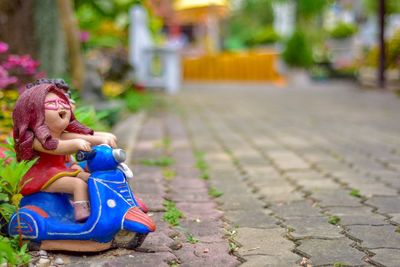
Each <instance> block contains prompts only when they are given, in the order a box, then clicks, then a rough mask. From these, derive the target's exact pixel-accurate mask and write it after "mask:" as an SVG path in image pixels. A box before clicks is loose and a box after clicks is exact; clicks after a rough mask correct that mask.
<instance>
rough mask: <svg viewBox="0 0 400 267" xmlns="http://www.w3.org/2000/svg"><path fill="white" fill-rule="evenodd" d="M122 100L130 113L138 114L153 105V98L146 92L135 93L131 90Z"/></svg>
mask: <svg viewBox="0 0 400 267" xmlns="http://www.w3.org/2000/svg"><path fill="white" fill-rule="evenodd" d="M123 100H124V101H125V104H126V107H127V108H128V110H129V111H131V112H138V111H140V110H143V109H149V108H151V107H152V106H153V105H154V102H155V100H154V97H153V95H151V94H150V93H148V92H136V91H133V90H130V91H128V92H127V93H126V94H125V95H124V97H123Z"/></svg>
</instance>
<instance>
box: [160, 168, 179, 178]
mask: <svg viewBox="0 0 400 267" xmlns="http://www.w3.org/2000/svg"><path fill="white" fill-rule="evenodd" d="M162 174H163V177H164V179H165V180H167V181H171V180H173V179H174V178H175V177H176V172H175V171H174V170H172V169H171V168H168V167H166V168H164V169H163V170H162Z"/></svg>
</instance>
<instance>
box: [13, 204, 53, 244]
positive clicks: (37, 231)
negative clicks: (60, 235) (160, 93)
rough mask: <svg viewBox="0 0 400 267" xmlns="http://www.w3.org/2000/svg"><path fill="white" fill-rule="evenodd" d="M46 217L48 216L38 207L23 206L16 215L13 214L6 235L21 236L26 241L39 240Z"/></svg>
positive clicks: (44, 226)
mask: <svg viewBox="0 0 400 267" xmlns="http://www.w3.org/2000/svg"><path fill="white" fill-rule="evenodd" d="M48 216H49V215H48V214H47V213H46V212H45V211H44V210H42V209H41V208H40V207H38V206H35V205H27V206H24V207H22V208H20V209H19V212H18V213H14V215H13V216H12V217H11V218H10V222H9V224H8V234H9V235H19V234H21V235H22V237H23V238H26V239H31V240H41V239H42V236H41V233H43V232H44V230H45V228H46V225H45V222H44V219H47V218H48Z"/></svg>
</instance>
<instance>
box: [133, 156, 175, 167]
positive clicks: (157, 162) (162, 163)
mask: <svg viewBox="0 0 400 267" xmlns="http://www.w3.org/2000/svg"><path fill="white" fill-rule="evenodd" d="M140 163H141V164H143V165H146V166H158V167H168V166H170V165H171V164H173V163H174V160H173V159H172V158H170V157H160V158H157V159H142V160H141V161H140Z"/></svg>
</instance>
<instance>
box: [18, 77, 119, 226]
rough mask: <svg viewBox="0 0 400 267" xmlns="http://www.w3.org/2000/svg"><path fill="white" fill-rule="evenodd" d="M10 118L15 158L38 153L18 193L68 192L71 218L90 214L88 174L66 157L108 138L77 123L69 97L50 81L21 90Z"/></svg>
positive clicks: (27, 156) (88, 149) (79, 217)
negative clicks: (71, 201) (70, 197)
mask: <svg viewBox="0 0 400 267" xmlns="http://www.w3.org/2000/svg"><path fill="white" fill-rule="evenodd" d="M13 121H14V129H13V135H14V140H15V150H16V153H17V160H19V161H20V160H31V159H33V158H35V157H38V161H37V162H36V164H35V165H34V166H33V167H32V168H31V169H30V170H29V171H28V173H27V174H26V175H25V176H24V177H23V179H22V181H21V184H22V191H21V193H22V194H23V195H29V194H33V193H36V192H39V191H44V192H61V193H69V194H72V195H73V201H74V203H73V206H74V215H75V220H76V221H84V220H85V219H86V218H87V217H88V216H89V215H90V208H89V201H88V193H87V184H86V181H87V179H88V177H89V174H88V173H87V172H84V171H83V170H82V169H81V168H80V167H79V166H77V165H76V166H73V167H72V166H71V167H70V168H68V167H67V166H66V159H69V158H70V155H71V154H73V153H76V152H77V151H79V150H82V151H90V149H91V146H92V145H98V144H101V143H111V144H112V141H111V140H109V142H107V141H105V140H104V139H105V138H102V137H98V136H97V137H96V136H94V135H93V130H92V129H89V128H88V127H86V126H84V125H82V124H81V123H79V122H78V121H77V120H76V119H75V117H74V115H73V113H72V110H71V105H70V103H69V99H68V98H67V97H66V95H65V94H64V92H63V91H62V90H61V88H59V87H57V85H55V84H51V83H40V82H39V83H37V84H36V85H34V86H32V87H31V88H29V89H27V90H25V92H23V93H22V94H21V96H20V97H19V99H18V100H17V102H16V105H15V108H14V112H13ZM113 145H115V143H114V144H113Z"/></svg>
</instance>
